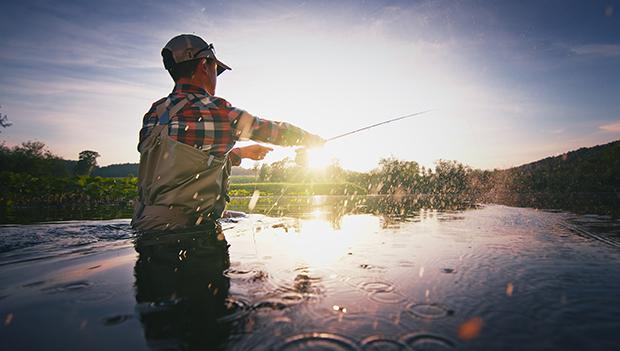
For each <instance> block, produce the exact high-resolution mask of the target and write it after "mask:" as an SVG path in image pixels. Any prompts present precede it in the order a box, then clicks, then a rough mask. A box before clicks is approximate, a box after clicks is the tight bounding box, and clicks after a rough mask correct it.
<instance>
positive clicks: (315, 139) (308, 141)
mask: <svg viewBox="0 0 620 351" xmlns="http://www.w3.org/2000/svg"><path fill="white" fill-rule="evenodd" d="M325 142H326V140H325V139H323V138H321V137H320V136H318V135H314V134H310V133H308V134H306V135H305V136H304V142H303V144H304V146H306V147H319V146H323V145H324V144H325Z"/></svg>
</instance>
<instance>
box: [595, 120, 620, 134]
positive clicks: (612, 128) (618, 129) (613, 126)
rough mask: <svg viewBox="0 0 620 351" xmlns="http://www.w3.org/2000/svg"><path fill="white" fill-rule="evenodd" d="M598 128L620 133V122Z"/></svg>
mask: <svg viewBox="0 0 620 351" xmlns="http://www.w3.org/2000/svg"><path fill="white" fill-rule="evenodd" d="M598 128H599V129H601V130H604V131H606V132H620V122H616V123H610V124H604V125H602V126H600V127H598Z"/></svg>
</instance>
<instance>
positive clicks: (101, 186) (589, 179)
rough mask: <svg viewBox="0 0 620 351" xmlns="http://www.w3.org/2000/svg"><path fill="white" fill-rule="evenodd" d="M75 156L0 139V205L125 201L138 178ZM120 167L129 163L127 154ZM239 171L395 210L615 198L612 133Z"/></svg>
mask: <svg viewBox="0 0 620 351" xmlns="http://www.w3.org/2000/svg"><path fill="white" fill-rule="evenodd" d="M79 156H80V158H79V160H78V161H68V160H64V159H62V158H60V157H58V156H56V155H54V154H53V153H51V152H49V151H48V150H47V149H46V148H45V145H44V144H42V143H40V142H26V143H23V144H22V145H19V146H14V147H11V148H9V147H7V146H5V145H3V144H0V213H7V211H8V212H10V211H14V210H15V209H25V208H30V209H33V208H46V207H47V208H50V207H55V208H75V207H80V208H82V209H84V208H86V209H88V208H94V207H97V206H112V207H117V208H125V209H130V208H131V202H132V201H133V200H134V199H135V198H136V196H137V178H136V177H135V176H125V177H114V178H111V177H100V176H91V175H90V174H91V173H92V172H93V171H96V170H97V169H98V167H97V165H96V158H97V157H98V156H99V154H98V153H96V152H95V151H89V150H86V151H84V152H82V153H80V155H79ZM123 167H125V168H126V169H133V166H132V164H127V165H124V166H123ZM239 173H241V174H243V175H234V176H232V177H231V186H230V191H229V194H230V195H231V196H232V197H250V196H252V195H253V194H255V193H256V192H257V194H260V195H261V196H263V197H269V196H273V197H279V196H312V195H334V196H336V195H338V196H345V198H346V197H347V196H348V197H351V198H353V197H356V196H358V198H359V196H362V195H366V196H368V195H372V196H380V198H381V200H377V201H378V202H377V203H378V204H379V205H380V206H379V205H378V206H379V207H380V208H381V209H382V210H385V211H390V210H393V211H396V212H398V211H402V209H403V208H404V207H406V206H410V207H411V206H413V207H416V206H417V207H424V208H439V209H442V208H461V207H467V206H472V205H474V204H476V203H499V204H507V205H512V206H528V207H537V208H558V209H568V210H574V211H577V212H579V211H586V212H588V211H591V212H594V213H604V214H612V215H618V208H620V206H619V205H620V141H617V142H613V143H610V144H606V145H601V146H597V147H593V148H584V149H580V150H576V151H573V152H569V153H567V154H564V155H561V156H557V157H550V158H547V159H544V160H540V161H537V162H534V163H530V164H527V165H523V166H520V167H514V168H510V169H507V170H493V171H489V170H477V169H472V168H471V167H468V166H466V165H463V164H461V163H459V162H457V161H445V160H440V161H437V162H436V164H435V167H434V168H427V167H423V166H421V165H419V164H418V163H416V162H415V161H405V160H398V159H395V158H386V159H382V160H381V161H380V163H379V165H378V167H377V168H376V169H374V170H372V171H370V172H367V173H360V172H353V171H349V170H345V169H343V168H342V167H340V165H339V164H338V163H337V162H334V163H333V164H331V165H330V166H328V167H326V168H324V169H321V170H316V169H310V168H308V167H306V166H305V165H303V164H299V163H296V162H294V161H293V160H290V159H284V160H281V161H278V162H274V163H272V164H269V165H268V164H263V165H262V166H261V167H255V168H254V169H253V170H251V171H250V170H244V171H243V172H237V174H239ZM95 174H96V172H95ZM0 216H1V215H0ZM0 219H2V218H0ZM2 221H4V222H5V221H6V220H2Z"/></svg>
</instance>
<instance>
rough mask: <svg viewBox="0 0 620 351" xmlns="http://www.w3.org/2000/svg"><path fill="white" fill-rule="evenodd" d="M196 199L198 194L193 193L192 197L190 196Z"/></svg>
mask: <svg viewBox="0 0 620 351" xmlns="http://www.w3.org/2000/svg"><path fill="white" fill-rule="evenodd" d="M197 197H198V192H195V193H194V196H192V199H194V200H196V198H197Z"/></svg>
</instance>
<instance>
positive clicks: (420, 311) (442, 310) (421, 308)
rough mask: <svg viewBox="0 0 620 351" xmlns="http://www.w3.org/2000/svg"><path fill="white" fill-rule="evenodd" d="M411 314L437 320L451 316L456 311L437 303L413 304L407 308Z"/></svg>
mask: <svg viewBox="0 0 620 351" xmlns="http://www.w3.org/2000/svg"><path fill="white" fill-rule="evenodd" d="M405 309H406V310H407V311H408V312H409V313H411V314H413V315H415V316H417V317H422V318H428V319H435V318H441V317H446V316H451V315H453V314H454V311H452V310H450V309H448V308H447V307H445V306H443V305H440V304H437V303H431V304H426V303H412V304H409V305H408V306H407V307H406V308H405Z"/></svg>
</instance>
